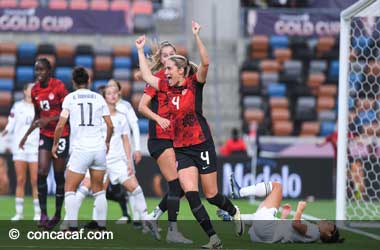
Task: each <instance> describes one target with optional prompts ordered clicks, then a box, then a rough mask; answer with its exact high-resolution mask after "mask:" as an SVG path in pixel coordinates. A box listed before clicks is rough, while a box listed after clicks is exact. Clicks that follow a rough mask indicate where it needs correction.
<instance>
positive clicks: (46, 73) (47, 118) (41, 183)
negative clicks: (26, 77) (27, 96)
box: [19, 58, 69, 229]
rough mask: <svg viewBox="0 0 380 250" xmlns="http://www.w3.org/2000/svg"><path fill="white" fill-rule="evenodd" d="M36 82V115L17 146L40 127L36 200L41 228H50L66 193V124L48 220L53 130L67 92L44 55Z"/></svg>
mask: <svg viewBox="0 0 380 250" xmlns="http://www.w3.org/2000/svg"><path fill="white" fill-rule="evenodd" d="M34 70H35V75H36V84H35V85H34V87H33V88H32V102H33V105H34V109H35V116H34V119H33V122H32V124H31V126H30V127H29V129H28V131H27V132H26V133H25V135H24V137H23V138H22V139H21V141H20V144H19V147H20V148H23V146H24V144H25V142H26V140H27V138H28V136H29V135H30V134H31V132H32V131H33V130H34V129H35V128H37V127H39V128H40V142H39V149H38V177H37V183H38V200H39V203H40V208H41V218H40V222H39V226H40V227H45V228H47V229H52V228H53V227H54V226H55V225H57V224H58V222H59V221H60V220H61V209H62V203H63V200H64V194H65V190H64V187H65V175H64V174H65V161H66V157H67V155H68V152H69V127H68V125H66V126H65V128H64V130H63V133H62V137H61V138H60V139H59V149H58V156H59V157H58V158H57V159H53V166H54V179H55V182H56V194H55V208H56V210H55V214H54V216H53V217H52V218H51V220H50V221H49V218H48V215H47V209H46V198H47V182H46V179H47V176H48V174H49V170H50V164H51V160H52V157H51V153H50V151H51V149H52V146H53V138H54V130H55V127H56V125H57V122H58V119H59V115H60V113H61V110H62V102H63V99H64V97H65V96H66V95H67V94H68V92H67V90H66V88H65V85H64V84H63V83H62V82H61V81H60V80H58V79H55V78H52V77H51V76H50V74H51V70H52V68H51V64H50V62H49V61H48V60H47V59H46V58H40V59H38V60H37V61H36V64H35V66H34Z"/></svg>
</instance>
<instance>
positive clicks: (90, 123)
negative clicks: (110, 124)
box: [78, 102, 94, 127]
mask: <svg viewBox="0 0 380 250" xmlns="http://www.w3.org/2000/svg"><path fill="white" fill-rule="evenodd" d="M87 104H88V110H89V114H88V117H89V118H88V120H89V121H88V123H87V124H84V107H83V103H78V105H79V106H80V121H81V123H80V124H79V125H78V126H81V127H82V126H90V127H92V126H94V124H92V103H89V102H88V103H87Z"/></svg>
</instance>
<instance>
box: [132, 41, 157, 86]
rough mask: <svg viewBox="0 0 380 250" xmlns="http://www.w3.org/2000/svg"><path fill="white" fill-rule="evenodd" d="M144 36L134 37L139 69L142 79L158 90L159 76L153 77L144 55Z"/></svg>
mask: <svg viewBox="0 0 380 250" xmlns="http://www.w3.org/2000/svg"><path fill="white" fill-rule="evenodd" d="M144 45H145V36H140V37H139V38H137V39H136V47H137V54H138V56H139V63H140V71H141V76H142V79H143V80H144V81H145V82H146V83H148V84H149V85H151V86H152V87H153V88H155V89H157V90H158V82H159V78H158V77H155V76H154V75H153V74H152V72H151V71H150V69H149V66H148V62H147V59H146V57H145V55H144Z"/></svg>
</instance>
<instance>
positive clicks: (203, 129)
mask: <svg viewBox="0 0 380 250" xmlns="http://www.w3.org/2000/svg"><path fill="white" fill-rule="evenodd" d="M192 31H193V34H194V37H195V41H196V44H197V47H198V50H199V53H200V58H201V63H200V65H199V66H198V70H197V71H196V73H194V72H195V70H196V69H195V67H194V66H193V65H192V64H190V63H189V60H188V59H187V58H186V57H183V56H180V55H173V56H170V57H169V58H168V59H167V61H166V63H165V75H166V78H167V79H165V80H163V79H160V78H158V77H156V76H154V75H152V73H151V71H150V69H149V66H148V63H147V61H146V58H145V56H144V50H143V47H144V44H145V36H140V37H139V38H138V39H137V40H136V47H137V49H138V56H139V62H140V70H141V72H142V76H143V79H144V81H145V82H147V83H148V84H150V85H151V86H152V87H154V88H155V89H157V90H159V91H162V92H166V93H167V95H168V98H169V105H170V107H171V110H172V114H173V115H174V117H173V119H172V120H171V121H170V122H173V123H174V124H175V133H174V134H175V136H174V141H173V144H174V148H175V153H176V159H177V161H178V167H177V169H178V175H179V180H180V183H181V186H182V188H183V190H184V191H185V196H186V198H187V200H188V202H189V205H190V208H191V210H192V212H193V215H194V217H195V218H196V219H197V221H198V222H199V223H200V225H201V226H202V228H203V230H204V231H205V233H206V234H207V235H208V236H209V237H210V242H209V243H208V244H206V245H204V246H202V248H206V249H218V248H221V247H222V242H221V240H220V239H219V237H218V236H217V234H216V232H215V230H214V229H213V226H212V224H211V221H210V217H209V215H208V213H207V211H206V209H205V208H204V206H203V205H202V202H201V199H200V197H199V192H198V178H199V175H200V179H201V184H202V188H203V192H204V194H205V196H206V198H207V200H208V202H209V203H211V204H213V205H216V206H217V207H219V208H221V209H223V210H225V211H227V212H228V213H229V214H230V215H231V216H232V217H233V218H234V221H235V232H236V234H237V235H238V236H241V235H242V234H243V232H244V223H243V222H242V221H241V219H240V211H239V209H238V208H237V207H235V206H234V205H233V204H232V202H231V201H230V200H229V199H228V198H227V197H225V196H224V195H222V194H220V193H219V192H218V185H217V168H216V152H215V146H214V142H213V139H212V136H211V131H210V128H209V126H208V124H207V121H206V118H205V117H204V116H203V113H202V92H203V87H204V85H205V82H206V77H207V72H208V67H209V59H208V55H207V50H206V48H205V46H204V45H203V43H202V41H201V39H200V37H199V31H200V25H199V24H198V23H196V22H193V23H192Z"/></svg>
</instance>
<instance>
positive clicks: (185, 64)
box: [168, 55, 198, 77]
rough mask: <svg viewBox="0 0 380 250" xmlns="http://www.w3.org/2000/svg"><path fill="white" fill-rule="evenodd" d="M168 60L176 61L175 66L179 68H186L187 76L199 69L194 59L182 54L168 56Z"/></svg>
mask: <svg viewBox="0 0 380 250" xmlns="http://www.w3.org/2000/svg"><path fill="white" fill-rule="evenodd" d="M168 60H171V61H173V62H174V64H175V66H177V68H179V69H181V68H182V69H184V70H185V74H184V76H185V77H188V76H191V75H193V74H195V73H196V72H197V71H198V66H197V65H196V64H195V63H193V62H192V61H189V59H187V58H186V57H184V56H181V55H172V56H169V57H168Z"/></svg>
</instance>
